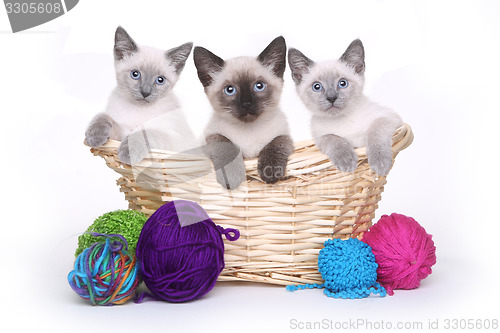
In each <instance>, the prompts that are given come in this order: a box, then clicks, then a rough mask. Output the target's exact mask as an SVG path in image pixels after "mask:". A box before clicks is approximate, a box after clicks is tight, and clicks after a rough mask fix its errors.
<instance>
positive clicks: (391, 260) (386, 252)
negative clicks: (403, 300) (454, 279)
mask: <svg viewBox="0 0 500 333" xmlns="http://www.w3.org/2000/svg"><path fill="white" fill-rule="evenodd" d="M363 242H365V243H366V244H368V245H370V246H371V248H372V250H373V254H374V255H375V259H376V261H377V263H378V270H377V273H378V281H379V282H380V284H382V285H383V286H384V287H385V288H386V289H387V291H388V293H389V295H392V294H394V292H393V289H414V288H417V287H418V286H420V281H421V280H422V279H425V278H426V277H427V276H428V275H429V274H431V273H432V268H431V267H432V266H433V265H434V264H435V263H436V247H435V246H434V242H433V241H432V236H431V235H429V234H428V233H427V232H426V231H425V229H424V228H423V227H422V226H421V225H420V224H419V223H418V222H417V221H415V220H414V219H413V218H411V217H408V216H405V215H401V214H396V213H393V214H391V215H390V216H388V215H384V216H382V217H381V218H380V220H379V221H378V222H377V223H375V224H374V225H373V226H372V227H371V228H370V230H369V231H368V232H366V233H365V234H364V236H363Z"/></svg>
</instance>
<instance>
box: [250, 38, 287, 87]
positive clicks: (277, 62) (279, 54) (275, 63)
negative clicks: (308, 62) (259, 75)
mask: <svg viewBox="0 0 500 333" xmlns="http://www.w3.org/2000/svg"><path fill="white" fill-rule="evenodd" d="M257 60H259V61H260V62H261V63H262V64H263V65H264V66H266V67H269V68H271V70H272V71H273V73H274V75H276V76H277V77H279V78H281V79H282V78H283V73H284V72H285V68H286V43H285V38H283V36H279V37H277V38H275V39H274V40H273V41H272V42H271V43H270V44H269V45H268V46H267V47H266V48H265V49H264V51H262V53H261V54H259V56H258V57H257Z"/></svg>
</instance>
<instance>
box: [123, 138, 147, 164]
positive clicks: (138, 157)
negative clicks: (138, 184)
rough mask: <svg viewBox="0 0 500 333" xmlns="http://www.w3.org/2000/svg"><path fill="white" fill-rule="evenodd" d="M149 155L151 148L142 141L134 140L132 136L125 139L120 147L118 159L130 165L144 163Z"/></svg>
mask: <svg viewBox="0 0 500 333" xmlns="http://www.w3.org/2000/svg"><path fill="white" fill-rule="evenodd" d="M148 154H149V147H148V145H147V144H145V143H144V142H143V141H142V140H134V139H133V138H131V135H128V136H126V137H125V139H123V141H122V143H121V144H120V146H119V147H118V159H119V160H120V162H122V163H124V164H128V165H134V164H137V163H139V162H140V161H142V160H143V159H144V158H145V157H146V156H147V155H148Z"/></svg>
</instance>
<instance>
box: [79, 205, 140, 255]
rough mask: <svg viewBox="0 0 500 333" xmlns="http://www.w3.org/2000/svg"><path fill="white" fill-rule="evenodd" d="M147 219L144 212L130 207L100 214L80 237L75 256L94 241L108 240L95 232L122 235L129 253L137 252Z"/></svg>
mask: <svg viewBox="0 0 500 333" xmlns="http://www.w3.org/2000/svg"><path fill="white" fill-rule="evenodd" d="M147 219H148V217H147V216H146V215H145V214H144V213H142V212H137V211H135V210H130V209H128V210H116V211H114V212H109V213H106V214H103V215H101V216H99V217H98V218H97V219H96V220H95V221H94V223H92V225H91V226H90V227H89V228H88V229H87V232H86V233H84V234H83V235H81V236H80V237H78V248H77V249H76V252H75V256H78V255H79V254H80V253H82V252H83V251H84V250H85V249H86V248H89V247H90V246H91V245H92V244H94V243H97V242H105V241H106V237H103V236H97V237H96V236H92V235H91V233H93V232H97V233H100V234H118V235H122V236H123V237H125V239H126V240H127V243H128V249H129V253H133V254H135V247H136V246H137V241H138V240H139V235H140V234H141V230H142V227H143V226H144V223H146V221H147Z"/></svg>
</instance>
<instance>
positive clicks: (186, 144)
mask: <svg viewBox="0 0 500 333" xmlns="http://www.w3.org/2000/svg"><path fill="white" fill-rule="evenodd" d="M192 47H193V44H192V43H186V44H183V45H181V46H179V47H176V48H173V49H170V50H168V51H163V50H158V49H155V48H152V47H147V46H138V45H137V44H136V43H135V42H134V40H133V39H132V38H131V37H130V36H129V35H128V33H127V32H126V31H125V30H124V29H123V28H122V27H118V28H117V29H116V33H115V45H114V60H115V61H114V62H115V70H116V81H117V86H116V87H115V89H114V90H113V92H112V93H111V96H110V97H109V101H108V105H107V108H106V110H105V112H103V113H99V114H97V115H96V116H95V117H94V118H93V119H92V121H91V122H90V124H89V126H88V128H87V131H86V133H85V138H86V142H87V144H89V145H90V146H92V147H98V146H102V145H103V144H104V143H106V141H107V140H108V139H113V140H118V141H121V144H120V147H119V149H118V157H119V159H120V160H121V161H122V162H124V163H127V164H134V163H137V162H139V161H141V160H142V159H143V158H144V157H145V156H146V155H147V154H148V153H149V151H150V149H151V148H158V149H164V150H171V151H183V150H186V149H188V148H190V147H191V146H194V143H193V142H194V135H193V134H192V132H191V129H190V128H189V126H188V124H187V121H186V120H185V118H184V116H183V115H182V112H181V110H180V108H179V103H178V101H177V98H176V96H175V95H174V93H173V92H172V88H173V87H174V85H175V83H176V82H177V80H178V79H179V75H180V74H181V72H182V70H183V69H184V65H185V63H186V59H187V58H188V56H189V54H190V53H191V49H192Z"/></svg>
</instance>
